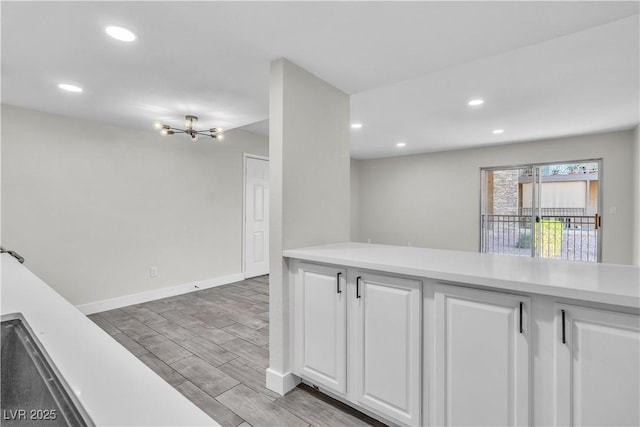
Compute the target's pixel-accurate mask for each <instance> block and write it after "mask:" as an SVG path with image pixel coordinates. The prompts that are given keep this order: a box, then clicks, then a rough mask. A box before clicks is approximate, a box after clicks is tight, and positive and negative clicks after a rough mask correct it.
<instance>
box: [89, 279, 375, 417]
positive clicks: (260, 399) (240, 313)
mask: <svg viewBox="0 0 640 427" xmlns="http://www.w3.org/2000/svg"><path fill="white" fill-rule="evenodd" d="M268 280H269V278H268V276H261V277H257V278H253V279H247V280H244V281H242V282H237V283H233V284H229V285H224V286H219V287H215V288H210V289H205V290H202V291H197V292H192V293H188V294H184V295H178V296H175V297H171V298H165V299H161V300H157V301H151V302H147V303H144V304H137V305H132V306H129V307H124V308H120V309H117V310H111V311H105V312H102V313H97V314H93V315H90V316H89V318H90V319H91V320H93V321H94V322H95V323H96V324H98V325H99V326H100V327H101V328H102V329H103V330H105V331H106V332H107V333H108V334H109V335H111V336H112V337H113V338H114V339H116V340H117V341H118V342H119V343H120V344H122V345H123V346H124V347H125V348H127V349H128V350H129V351H130V352H131V353H133V354H134V355H135V356H136V357H138V358H139V359H140V360H142V361H143V362H144V363H145V364H146V365H147V366H149V367H150V368H151V369H153V370H154V371H155V372H156V373H157V374H158V375H160V376H161V377H162V378H164V380H165V381H167V382H168V383H169V384H171V385H172V386H173V387H174V388H176V389H177V390H178V391H179V392H180V393H182V394H183V395H185V396H186V397H187V398H188V399H189V400H191V401H192V402H193V403H194V404H195V405H196V406H198V407H200V408H201V409H202V410H203V411H204V412H206V413H207V414H209V415H210V416H211V417H212V418H214V419H215V420H217V421H218V422H219V423H220V424H221V425H223V426H234V427H235V426H242V427H245V426H255V427H258V426H268V427H272V426H309V425H313V426H366V425H375V426H383V425H384V424H381V423H379V422H378V421H376V420H374V419H372V418H369V417H367V416H366V415H364V414H362V413H360V412H358V411H355V410H354V409H352V408H350V407H349V406H347V405H344V404H342V403H340V402H338V401H335V400H333V399H331V398H329V397H327V396H324V395H322V394H320V393H318V392H316V391H315V390H313V389H312V388H311V387H308V386H305V385H300V386H298V387H297V388H296V389H295V390H293V391H292V392H290V393H289V394H287V395H286V396H284V397H283V396H280V395H278V394H276V393H274V392H272V391H270V390H268V389H266V388H265V369H266V368H267V367H268V365H269V295H268V294H269V282H268Z"/></svg>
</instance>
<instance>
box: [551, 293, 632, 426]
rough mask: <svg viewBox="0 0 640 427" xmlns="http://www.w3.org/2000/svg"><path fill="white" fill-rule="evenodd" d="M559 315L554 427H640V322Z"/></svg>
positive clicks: (600, 314) (599, 314)
mask: <svg viewBox="0 0 640 427" xmlns="http://www.w3.org/2000/svg"><path fill="white" fill-rule="evenodd" d="M555 309H556V318H555V319H556V321H555V331H556V336H555V382H556V383H555V389H556V402H555V403H556V404H555V424H556V425H561V426H567V425H576V426H577V425H589V426H638V425H640V403H639V402H640V317H639V316H637V315H629V314H623V313H617V312H613V311H607V310H596V309H591V308H585V307H578V306H574V305H566V304H556V305H555Z"/></svg>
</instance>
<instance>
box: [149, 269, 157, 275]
mask: <svg viewBox="0 0 640 427" xmlns="http://www.w3.org/2000/svg"><path fill="white" fill-rule="evenodd" d="M149 276H151V277H158V267H151V268H150V269H149Z"/></svg>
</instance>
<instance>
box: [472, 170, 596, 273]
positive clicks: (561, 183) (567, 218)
mask: <svg viewBox="0 0 640 427" xmlns="http://www.w3.org/2000/svg"><path fill="white" fill-rule="evenodd" d="M600 171H601V161H600V160H597V159H596V160H583V161H576V162H570V163H553V164H552V163H544V164H530V165H525V166H514V167H501V168H486V169H482V195H481V214H480V223H481V225H480V230H481V231H480V232H481V236H480V250H481V252H488V253H499V254H507V255H521V256H533V257H540V258H555V259H566V260H576V261H590V262H600V260H601V258H602V253H601V252H602V251H601V221H600V215H599V212H601V210H600V206H601V200H602V195H601V191H602V186H601V185H600Z"/></svg>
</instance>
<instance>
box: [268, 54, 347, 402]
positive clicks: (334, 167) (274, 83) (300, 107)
mask: <svg viewBox="0 0 640 427" xmlns="http://www.w3.org/2000/svg"><path fill="white" fill-rule="evenodd" d="M269 92H270V101H269V102H270V105H269V110H270V111H269V118H270V122H269V140H270V146H269V159H270V174H271V175H270V225H271V230H270V231H271V239H270V248H269V250H270V255H271V275H270V278H269V303H270V310H269V353H270V366H269V369H268V371H267V387H269V388H271V389H272V390H275V391H278V392H284V391H286V390H287V389H288V388H289V387H291V386H292V385H293V384H292V383H291V382H290V381H291V378H292V377H291V376H290V375H289V374H288V373H289V368H290V367H289V340H288V336H289V317H288V313H289V285H288V280H287V267H286V264H285V261H284V259H283V258H282V256H281V255H282V250H283V249H290V248H296V247H303V246H309V245H318V244H322V243H334V242H340V241H348V240H349V239H350V225H351V216H350V213H349V211H350V196H349V192H350V186H349V181H350V180H349V161H350V160H349V129H350V128H349V97H348V96H347V95H346V94H344V93H343V92H341V91H339V90H338V89H336V88H334V87H332V86H330V85H329V84H327V83H325V82H324V81H322V80H320V79H318V78H317V77H315V76H314V75H312V74H310V73H308V72H307V71H305V70H303V69H302V68H300V67H298V66H297V65H295V64H293V63H291V62H289V61H287V60H285V59H279V60H276V61H274V62H273V63H272V64H271V82H270V91H269ZM287 381H289V382H287Z"/></svg>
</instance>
